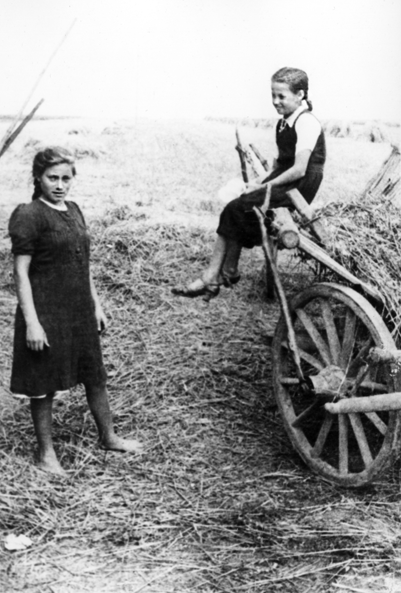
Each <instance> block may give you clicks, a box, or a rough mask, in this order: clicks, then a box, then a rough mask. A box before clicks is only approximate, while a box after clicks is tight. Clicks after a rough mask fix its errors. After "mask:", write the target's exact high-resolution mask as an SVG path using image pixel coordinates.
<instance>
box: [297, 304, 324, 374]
mask: <svg viewBox="0 0 401 593" xmlns="http://www.w3.org/2000/svg"><path fill="white" fill-rule="evenodd" d="M296 314H297V317H298V319H299V320H300V321H301V323H302V325H303V326H304V328H305V329H306V331H307V332H308V334H309V336H310V337H311V339H312V341H313V343H314V344H315V346H316V349H317V351H318V352H319V353H320V355H321V357H322V358H323V360H324V362H325V363H326V364H331V358H330V352H329V349H328V348H327V344H326V342H325V341H324V340H323V338H322V336H321V335H320V333H319V330H318V329H317V327H316V325H315V324H314V323H313V321H312V319H311V317H309V315H308V314H307V313H306V312H305V311H304V310H303V309H297V310H296Z"/></svg>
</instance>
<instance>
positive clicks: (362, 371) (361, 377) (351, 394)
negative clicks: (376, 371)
mask: <svg viewBox="0 0 401 593" xmlns="http://www.w3.org/2000/svg"><path fill="white" fill-rule="evenodd" d="M368 373H369V367H368V365H367V364H366V365H365V366H363V367H361V368H360V369H359V371H358V374H357V376H356V377H355V380H354V381H353V385H352V389H351V390H350V391H349V392H348V397H354V396H355V395H356V393H357V391H358V389H359V387H360V385H362V382H363V380H364V378H365V377H366V375H367V374H368Z"/></svg>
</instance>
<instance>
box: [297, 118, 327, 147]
mask: <svg viewBox="0 0 401 593" xmlns="http://www.w3.org/2000/svg"><path fill="white" fill-rule="evenodd" d="M295 131H296V133H297V145H296V148H295V154H297V153H298V152H301V150H310V151H312V150H313V149H314V148H315V146H316V142H317V139H318V138H319V135H320V132H321V131H322V126H321V125H320V123H319V121H318V120H317V119H316V117H315V116H314V115H312V114H311V115H309V114H306V115H303V114H302V115H301V116H300V117H299V118H298V119H297V121H296V122H295Z"/></svg>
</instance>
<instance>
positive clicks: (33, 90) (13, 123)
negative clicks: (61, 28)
mask: <svg viewBox="0 0 401 593" xmlns="http://www.w3.org/2000/svg"><path fill="white" fill-rule="evenodd" d="M76 22H77V19H74V20H73V22H72V23H71V25H70V26H69V28H68V30H67V32H66V33H65V35H64V36H63V38H62V39H61V41H60V42H59V43H58V45H57V47H56V49H55V50H54V51H53V53H52V54H51V56H50V58H49V59H48V61H47V63H46V65H45V67H44V68H43V70H42V71H41V73H40V74H39V76H38V78H37V79H36V81H35V84H34V85H33V87H32V89H31V91H30V93H29V94H28V97H27V98H26V100H25V101H24V103H23V105H22V107H21V109H20V110H19V111H18V113H17V115H16V116H15V117H14V119H13V121H12V122H11V124H10V126H9V128H8V129H7V131H6V133H5V134H4V136H3V138H2V139H1V142H0V152H1V151H2V150H3V147H4V145H5V144H6V143H7V140H8V138H9V137H10V136H11V134H12V132H13V130H14V128H15V126H16V125H17V122H18V121H19V120H20V119H21V117H22V113H23V112H24V109H25V107H26V106H27V104H28V102H29V100H30V98H31V97H32V95H33V93H34V92H35V90H36V87H37V86H38V84H39V82H40V81H41V79H42V78H43V76H44V74H45V72H46V70H47V69H48V67H49V66H50V64H51V62H52V61H53V58H54V56H55V55H56V54H57V52H58V50H59V49H60V47H61V46H62V45H63V43H64V41H65V40H66V39H67V37H68V35H69V33H70V31H71V29H72V28H73V26H74V25H75V23H76Z"/></svg>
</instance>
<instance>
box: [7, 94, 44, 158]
mask: <svg viewBox="0 0 401 593" xmlns="http://www.w3.org/2000/svg"><path fill="white" fill-rule="evenodd" d="M43 101H44V99H41V100H40V101H39V103H37V105H35V107H34V108H33V109H32V111H31V112H30V113H29V114H28V115H27V116H26V117H24V119H23V120H22V122H21V123H20V125H19V126H17V127H16V128H15V130H14V132H13V133H12V134H10V136H9V137H8V138H7V140H6V141H5V142H4V144H3V146H2V148H1V149H0V157H2V156H3V154H4V153H5V152H6V150H7V149H8V148H9V147H10V146H11V144H12V143H13V142H14V140H15V139H16V137H17V136H18V134H19V133H20V132H21V131H22V130H23V129H24V128H25V126H26V124H27V123H28V122H29V121H30V120H31V119H32V118H33V116H34V115H35V113H36V112H37V110H38V109H39V107H40V106H41V105H42V103H43Z"/></svg>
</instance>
